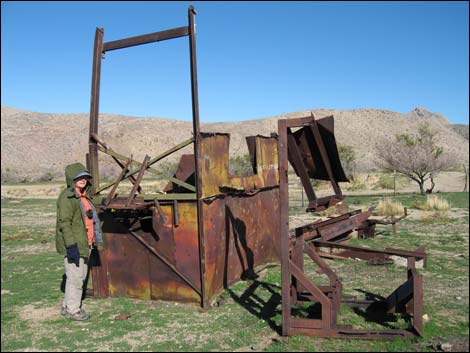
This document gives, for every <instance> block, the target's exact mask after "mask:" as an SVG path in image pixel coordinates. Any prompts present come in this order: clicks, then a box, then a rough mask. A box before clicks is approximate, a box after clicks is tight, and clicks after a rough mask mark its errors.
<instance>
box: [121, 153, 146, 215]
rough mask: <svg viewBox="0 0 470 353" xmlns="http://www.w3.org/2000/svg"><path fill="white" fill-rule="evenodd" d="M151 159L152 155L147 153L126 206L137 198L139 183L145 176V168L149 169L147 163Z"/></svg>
mask: <svg viewBox="0 0 470 353" xmlns="http://www.w3.org/2000/svg"><path fill="white" fill-rule="evenodd" d="M149 159H150V157H149V156H148V155H145V158H144V162H143V163H142V167H141V168H140V171H139V175H138V176H137V179H136V181H135V184H134V186H133V187H132V190H131V192H130V194H129V197H128V198H127V202H126V206H129V205H130V204H131V203H132V201H133V200H134V198H135V194H136V192H137V188H138V187H139V184H140V182H141V181H142V178H143V177H144V173H145V170H146V169H147V164H148V161H149Z"/></svg>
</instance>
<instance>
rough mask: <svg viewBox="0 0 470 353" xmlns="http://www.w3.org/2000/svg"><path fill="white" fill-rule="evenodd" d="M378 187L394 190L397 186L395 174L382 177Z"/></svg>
mask: <svg viewBox="0 0 470 353" xmlns="http://www.w3.org/2000/svg"><path fill="white" fill-rule="evenodd" d="M376 185H377V187H378V188H379V189H392V190H393V188H394V187H396V186H397V185H395V184H394V181H393V174H392V175H390V174H384V175H381V176H380V178H379V180H378V182H377V184H376Z"/></svg>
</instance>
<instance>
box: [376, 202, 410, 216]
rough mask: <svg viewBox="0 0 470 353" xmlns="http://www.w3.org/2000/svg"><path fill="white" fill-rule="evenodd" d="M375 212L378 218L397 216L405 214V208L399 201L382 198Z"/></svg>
mask: <svg viewBox="0 0 470 353" xmlns="http://www.w3.org/2000/svg"><path fill="white" fill-rule="evenodd" d="M376 212H377V214H378V215H379V216H398V215H401V214H404V213H405V208H404V206H403V205H402V204H401V202H400V201H396V200H393V199H391V198H384V199H382V200H380V201H379V204H378V205H377V208H376Z"/></svg>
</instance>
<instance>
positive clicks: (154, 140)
mask: <svg viewBox="0 0 470 353" xmlns="http://www.w3.org/2000/svg"><path fill="white" fill-rule="evenodd" d="M312 111H313V112H314V113H315V114H316V116H317V117H318V118H320V117H323V116H327V115H330V114H333V115H334V117H335V134H336V138H337V141H338V144H339V145H349V146H352V147H353V149H354V150H355V152H356V155H357V165H358V169H359V170H360V171H369V170H372V169H374V168H375V161H376V160H377V156H376V154H375V147H376V146H377V145H378V144H381V143H383V142H384V141H386V140H388V139H392V138H394V136H395V135H396V134H397V133H401V132H405V131H408V132H414V131H417V127H418V125H419V124H420V123H421V122H423V121H426V122H429V124H430V125H431V127H432V128H433V129H435V130H437V131H438V132H439V134H438V139H439V143H440V144H441V145H442V146H443V147H444V149H445V151H446V152H448V153H450V154H452V155H453V156H455V158H456V159H458V161H459V164H461V163H466V164H468V160H469V157H468V156H469V147H468V125H452V124H451V123H450V122H449V121H448V120H447V119H446V118H445V117H444V116H442V115H441V114H439V113H431V112H429V111H427V110H426V109H425V108H421V107H420V108H416V109H414V110H413V111H411V112H409V113H407V114H401V113H397V112H393V111H388V110H380V109H356V110H329V109H317V110H312ZM308 115H310V110H305V111H298V112H292V113H288V114H282V115H277V116H274V117H268V118H263V119H257V120H246V121H238V122H224V123H207V124H201V130H202V131H206V132H227V133H230V134H231V140H230V154H231V155H240V154H247V153H248V148H247V147H246V142H245V137H246V136H249V135H258V134H260V135H269V134H270V133H271V132H277V120H278V119H281V118H296V117H302V116H308ZM88 128H89V116H88V114H86V113H84V114H48V113H36V112H30V111H24V110H18V109H15V108H11V107H6V106H2V107H1V148H2V150H1V178H2V181H34V180H39V179H47V178H63V173H64V168H65V166H66V165H67V164H69V163H74V162H77V161H79V162H82V163H85V153H86V152H87V151H88ZM98 131H99V136H100V137H101V138H102V139H103V140H104V141H105V142H106V143H107V144H109V146H110V147H111V148H112V149H113V150H115V151H117V152H119V153H121V154H124V155H126V156H130V155H131V154H133V157H134V159H136V160H139V161H142V160H143V159H144V156H145V154H149V155H150V156H156V155H158V154H159V153H161V152H163V151H165V150H167V149H168V148H170V147H171V146H174V145H176V144H178V143H179V142H182V141H184V140H185V139H188V138H190V137H191V134H192V123H191V122H184V121H178V120H171V119H163V118H135V117H129V116H122V115H110V114H100V121H99V128H98ZM183 153H192V147H191V146H188V147H186V148H185V149H183V150H182V151H180V153H179V154H177V155H175V156H173V161H174V160H175V158H177V157H178V156H179V155H181V154H183ZM100 155H102V154H101V153H100ZM100 158H102V159H103V162H102V164H101V169H100V174H101V175H103V176H106V175H108V176H112V175H115V174H116V173H117V170H118V168H117V167H116V166H115V165H116V164H115V162H114V161H112V159H111V158H109V157H107V156H103V157H100ZM170 161H171V159H170ZM159 163H160V162H159ZM156 166H157V167H158V164H157V165H156Z"/></svg>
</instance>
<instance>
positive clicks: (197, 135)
mask: <svg viewBox="0 0 470 353" xmlns="http://www.w3.org/2000/svg"><path fill="white" fill-rule="evenodd" d="M195 16H196V10H195V9H194V7H193V6H189V8H188V23H189V26H188V28H189V55H190V67H191V98H192V99H191V103H192V104H191V107H192V113H193V135H194V161H195V174H194V178H195V182H196V197H197V219H198V239H199V259H200V274H201V305H202V307H203V308H206V307H207V306H208V305H209V303H208V302H207V300H208V298H207V296H206V266H205V251H204V246H205V245H204V244H205V241H204V228H203V216H202V207H203V206H202V202H203V201H202V199H201V196H202V180H201V164H202V161H201V160H200V156H201V132H200V127H199V94H198V85H197V62H196V23H195Z"/></svg>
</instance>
